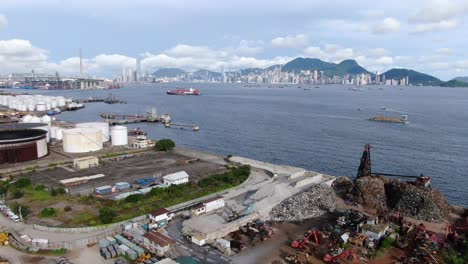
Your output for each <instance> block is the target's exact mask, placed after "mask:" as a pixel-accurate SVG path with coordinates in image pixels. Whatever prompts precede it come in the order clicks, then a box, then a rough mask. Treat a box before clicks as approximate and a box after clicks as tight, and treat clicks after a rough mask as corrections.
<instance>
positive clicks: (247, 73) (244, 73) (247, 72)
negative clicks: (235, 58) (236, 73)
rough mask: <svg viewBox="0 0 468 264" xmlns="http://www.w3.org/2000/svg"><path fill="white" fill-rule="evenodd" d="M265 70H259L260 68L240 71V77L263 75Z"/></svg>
mask: <svg viewBox="0 0 468 264" xmlns="http://www.w3.org/2000/svg"><path fill="white" fill-rule="evenodd" d="M264 71H265V70H264V69H261V68H247V69H242V70H240V73H241V74H242V75H249V74H261V73H263V72H264Z"/></svg>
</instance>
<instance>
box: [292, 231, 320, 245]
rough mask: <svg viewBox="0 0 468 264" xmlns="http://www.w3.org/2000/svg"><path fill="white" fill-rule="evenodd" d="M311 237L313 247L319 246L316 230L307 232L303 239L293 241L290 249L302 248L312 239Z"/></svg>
mask: <svg viewBox="0 0 468 264" xmlns="http://www.w3.org/2000/svg"><path fill="white" fill-rule="evenodd" d="M312 236H313V237H314V239H315V246H316V247H318V246H319V238H318V231H317V230H313V231H311V232H309V233H308V234H307V235H306V236H305V237H304V238H303V239H297V240H294V241H293V242H292V243H291V247H293V248H303V247H304V246H305V245H306V244H307V242H309V240H310V239H311V238H312Z"/></svg>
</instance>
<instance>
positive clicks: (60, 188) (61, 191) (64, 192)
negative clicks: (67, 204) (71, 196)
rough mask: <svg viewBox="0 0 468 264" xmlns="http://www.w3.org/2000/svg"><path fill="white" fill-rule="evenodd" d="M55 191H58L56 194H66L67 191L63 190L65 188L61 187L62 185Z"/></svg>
mask: <svg viewBox="0 0 468 264" xmlns="http://www.w3.org/2000/svg"><path fill="white" fill-rule="evenodd" d="M57 193H58V194H62V195H63V194H66V193H67V191H66V190H65V188H63V187H59V188H58V189H57Z"/></svg>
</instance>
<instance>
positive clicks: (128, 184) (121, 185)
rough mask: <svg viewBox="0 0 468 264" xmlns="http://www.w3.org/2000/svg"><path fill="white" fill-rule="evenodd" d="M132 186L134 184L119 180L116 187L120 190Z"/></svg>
mask: <svg viewBox="0 0 468 264" xmlns="http://www.w3.org/2000/svg"><path fill="white" fill-rule="evenodd" d="M130 187H132V186H131V185H130V183H128V182H118V183H116V184H115V188H116V189H117V190H119V191H122V190H125V189H129V188H130Z"/></svg>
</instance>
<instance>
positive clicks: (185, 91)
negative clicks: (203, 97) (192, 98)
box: [167, 88, 200, 95]
mask: <svg viewBox="0 0 468 264" xmlns="http://www.w3.org/2000/svg"><path fill="white" fill-rule="evenodd" d="M167 94H170V95H200V91H199V90H198V89H193V88H190V89H182V88H178V89H174V90H168V91H167Z"/></svg>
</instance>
